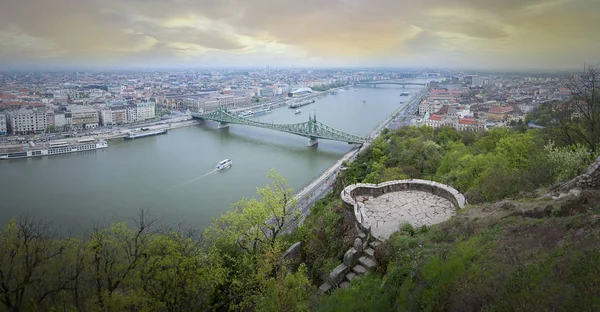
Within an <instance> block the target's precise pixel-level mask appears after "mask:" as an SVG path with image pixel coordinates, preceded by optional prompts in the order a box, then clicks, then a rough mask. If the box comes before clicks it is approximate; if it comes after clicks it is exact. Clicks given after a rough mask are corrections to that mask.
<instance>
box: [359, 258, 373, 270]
mask: <svg viewBox="0 0 600 312" xmlns="http://www.w3.org/2000/svg"><path fill="white" fill-rule="evenodd" d="M358 262H360V264H361V265H362V266H364V267H365V268H367V270H372V269H374V268H375V267H376V266H377V263H375V261H373V259H371V258H368V257H365V256H362V257H360V258H358Z"/></svg>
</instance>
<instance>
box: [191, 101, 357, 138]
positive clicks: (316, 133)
mask: <svg viewBox="0 0 600 312" xmlns="http://www.w3.org/2000/svg"><path fill="white" fill-rule="evenodd" d="M192 117H194V118H196V119H201V120H213V121H218V122H219V126H220V127H227V126H228V125H229V124H238V125H244V126H252V127H259V128H265V129H271V130H276V131H281V132H287V133H291V134H295V135H299V136H303V137H306V138H308V139H309V141H308V146H313V145H316V144H317V143H318V141H317V140H318V139H324V140H333V141H342V142H348V143H350V144H362V143H366V142H367V141H368V140H367V139H366V138H361V137H359V136H356V135H352V134H348V133H345V132H343V131H340V130H337V129H334V128H332V127H329V126H328V125H325V124H323V123H321V122H318V121H317V116H316V115H313V116H309V118H308V121H307V122H303V123H297V124H275V123H266V122H260V121H255V120H252V119H248V118H244V117H240V116H238V115H235V114H233V113H231V112H229V111H228V110H227V108H225V107H223V106H221V107H219V109H218V110H217V111H214V112H211V113H206V114H199V113H194V114H192Z"/></svg>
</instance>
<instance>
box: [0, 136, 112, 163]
mask: <svg viewBox="0 0 600 312" xmlns="http://www.w3.org/2000/svg"><path fill="white" fill-rule="evenodd" d="M106 147H108V143H107V142H106V141H105V140H101V139H94V138H87V139H85V138H84V139H77V140H68V141H60V142H50V143H43V144H39V145H36V144H34V143H33V142H30V143H29V144H22V145H20V146H13V147H8V148H0V159H15V158H27V157H41V156H50V155H58V154H68V153H74V152H82V151H91V150H96V149H101V148H106Z"/></svg>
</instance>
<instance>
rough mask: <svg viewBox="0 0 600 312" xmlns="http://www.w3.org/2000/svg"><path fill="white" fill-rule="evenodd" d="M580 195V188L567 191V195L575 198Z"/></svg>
mask: <svg viewBox="0 0 600 312" xmlns="http://www.w3.org/2000/svg"><path fill="white" fill-rule="evenodd" d="M580 194H581V189H580V188H574V189H571V190H570V191H569V195H573V196H575V197H579V195H580Z"/></svg>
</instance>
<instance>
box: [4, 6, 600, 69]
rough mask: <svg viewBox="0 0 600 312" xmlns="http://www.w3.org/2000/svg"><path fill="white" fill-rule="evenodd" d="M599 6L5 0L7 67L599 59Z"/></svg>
mask: <svg viewBox="0 0 600 312" xmlns="http://www.w3.org/2000/svg"><path fill="white" fill-rule="evenodd" d="M599 29H600V0H301V1H300V0H294V1H292V0H1V1H0V69H2V68H6V69H14V68H38V69H40V68H106V69H108V68H111V69H118V68H144V67H152V68H161V67H186V68H191V67H223V66H227V67H235V66H256V67H266V66H270V67H272V68H275V67H278V66H279V67H291V66H295V67H344V66H350V67H353V66H359V67H365V66H373V67H381V66H384V67H438V68H489V69H536V68H538V69H572V68H581V67H583V64H584V63H587V64H590V63H591V64H597V63H599V62H600V52H599V51H600V31H599Z"/></svg>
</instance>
